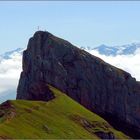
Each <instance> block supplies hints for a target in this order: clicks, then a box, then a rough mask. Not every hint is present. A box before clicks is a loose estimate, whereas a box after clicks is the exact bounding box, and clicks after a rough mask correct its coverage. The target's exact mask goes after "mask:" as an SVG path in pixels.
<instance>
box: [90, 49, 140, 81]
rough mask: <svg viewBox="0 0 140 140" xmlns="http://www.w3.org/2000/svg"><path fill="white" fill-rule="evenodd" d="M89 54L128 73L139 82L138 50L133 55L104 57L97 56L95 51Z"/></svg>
mask: <svg viewBox="0 0 140 140" xmlns="http://www.w3.org/2000/svg"><path fill="white" fill-rule="evenodd" d="M89 53H91V54H93V55H95V56H97V57H100V58H101V59H103V60H104V61H105V62H107V63H109V64H111V65H114V66H116V67H118V68H121V69H123V70H125V71H127V72H129V73H130V74H131V75H132V76H133V77H135V78H136V80H138V81H140V49H137V50H136V52H135V54H134V55H117V56H105V55H101V54H99V53H98V52H97V51H95V50H91V51H89Z"/></svg>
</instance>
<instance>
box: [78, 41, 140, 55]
mask: <svg viewBox="0 0 140 140" xmlns="http://www.w3.org/2000/svg"><path fill="white" fill-rule="evenodd" d="M81 48H82V49H84V50H87V51H90V50H96V51H98V52H99V53H100V54H102V55H106V56H110V55H112V56H116V55H130V54H135V52H136V50H137V49H140V43H131V44H127V45H122V46H107V45H104V44H102V45H100V46H98V47H95V48H91V47H81Z"/></svg>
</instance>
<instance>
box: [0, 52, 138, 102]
mask: <svg viewBox="0 0 140 140" xmlns="http://www.w3.org/2000/svg"><path fill="white" fill-rule="evenodd" d="M87 51H88V50H87ZM88 52H89V53H91V54H93V55H95V56H98V57H100V58H102V59H103V60H104V61H106V62H108V63H110V64H112V65H114V66H116V67H118V68H121V69H123V70H125V71H127V72H129V73H131V75H132V76H133V77H135V78H136V79H137V80H139V81H140V61H139V60H140V49H137V51H136V52H135V54H134V55H117V56H105V55H101V54H99V53H98V52H97V51H95V50H90V51H88ZM21 67H22V55H21V54H20V53H14V54H13V55H11V56H10V59H2V60H0V102H2V101H5V100H8V99H15V97H16V89H17V85H18V80H19V77H20V73H21Z"/></svg>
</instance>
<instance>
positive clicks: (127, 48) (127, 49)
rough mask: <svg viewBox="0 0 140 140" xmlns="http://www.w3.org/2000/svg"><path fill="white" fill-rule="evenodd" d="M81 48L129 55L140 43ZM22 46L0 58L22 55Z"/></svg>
mask: <svg viewBox="0 0 140 140" xmlns="http://www.w3.org/2000/svg"><path fill="white" fill-rule="evenodd" d="M80 48H81V49H84V50H87V51H88V52H90V51H91V50H95V51H98V52H99V53H100V54H102V55H106V56H110V55H113V56H116V55H130V54H135V52H136V50H137V49H140V43H131V44H126V45H121V46H108V45H104V44H102V45H100V46H97V47H95V48H93V47H80ZM23 50H24V48H17V49H15V50H12V51H8V52H5V53H3V54H1V55H0V60H2V59H11V58H12V57H14V56H15V55H22V52H23Z"/></svg>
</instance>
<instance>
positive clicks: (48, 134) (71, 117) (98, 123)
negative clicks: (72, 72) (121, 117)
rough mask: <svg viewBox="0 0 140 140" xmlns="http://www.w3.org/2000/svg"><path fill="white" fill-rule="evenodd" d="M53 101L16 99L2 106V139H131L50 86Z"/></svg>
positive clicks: (0, 133) (0, 123) (0, 130)
mask: <svg viewBox="0 0 140 140" xmlns="http://www.w3.org/2000/svg"><path fill="white" fill-rule="evenodd" d="M49 88H50V89H51V91H52V92H53V93H54V94H55V98H54V99H52V100H51V101H49V102H42V101H25V100H15V101H7V102H5V103H3V104H2V105H1V106H0V138H1V139H3V138H22V139H24V138H69V139H70V138H83V139H84V138H86V139H92V138H96V139H97V138H114V137H115V138H128V137H127V136H125V135H124V134H123V133H121V132H119V131H117V130H115V129H113V128H112V127H111V126H110V125H109V124H108V123H107V122H106V121H105V120H103V119H102V118H101V117H99V116H98V115H96V114H94V113H92V112H90V111H88V110H87V109H85V108H84V107H82V106H81V105H80V104H78V103H76V102H75V101H73V100H72V99H71V98H69V97H68V96H67V95H65V94H63V93H61V92H60V91H58V90H57V89H55V88H53V87H51V86H49Z"/></svg>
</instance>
